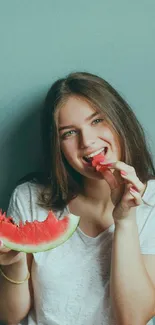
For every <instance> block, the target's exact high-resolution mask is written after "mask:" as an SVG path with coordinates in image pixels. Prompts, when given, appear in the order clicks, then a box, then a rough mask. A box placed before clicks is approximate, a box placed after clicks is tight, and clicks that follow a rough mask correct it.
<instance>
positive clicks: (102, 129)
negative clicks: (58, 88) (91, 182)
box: [58, 97, 121, 179]
mask: <svg viewBox="0 0 155 325" xmlns="http://www.w3.org/2000/svg"><path fill="white" fill-rule="evenodd" d="M58 128H59V132H60V141H61V150H62V152H63V154H64V156H65V158H66V159H67V161H68V163H69V164H70V165H71V166H72V167H73V168H74V169H75V170H76V171H77V172H79V173H80V174H82V175H83V176H85V177H88V178H95V179H96V178H97V179H102V178H103V176H102V174H101V173H99V172H96V171H95V169H94V167H92V166H91V164H90V162H88V161H89V159H88V157H85V156H88V155H90V154H92V153H93V154H94V153H96V154H97V153H99V152H98V151H102V152H103V154H104V156H105V163H108V162H114V161H117V160H120V159H121V150H120V145H119V140H118V136H117V135H116V132H115V131H114V130H113V129H112V127H111V126H110V125H109V124H108V123H107V121H106V120H105V119H104V116H103V114H101V113H98V112H96V111H95V110H94V109H93V108H92V107H91V106H90V105H89V103H88V102H86V101H85V100H84V99H82V98H79V97H69V99H68V100H67V101H66V103H65V104H64V105H62V106H61V107H60V108H59V111H58Z"/></svg>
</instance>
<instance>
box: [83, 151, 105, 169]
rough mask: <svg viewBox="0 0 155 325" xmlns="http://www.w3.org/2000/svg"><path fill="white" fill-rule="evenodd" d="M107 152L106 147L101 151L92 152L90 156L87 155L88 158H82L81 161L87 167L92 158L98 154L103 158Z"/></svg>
mask: <svg viewBox="0 0 155 325" xmlns="http://www.w3.org/2000/svg"><path fill="white" fill-rule="evenodd" d="M107 151H108V148H107V147H104V148H103V149H101V150H98V151H95V152H93V153H92V154H91V155H88V156H83V157H82V159H83V160H84V161H85V162H86V163H87V164H89V165H91V162H92V160H93V157H95V156H97V155H99V154H103V155H104V156H105V155H106V153H107Z"/></svg>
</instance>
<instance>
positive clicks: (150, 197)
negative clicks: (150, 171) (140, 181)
mask: <svg viewBox="0 0 155 325" xmlns="http://www.w3.org/2000/svg"><path fill="white" fill-rule="evenodd" d="M142 198H143V201H144V202H146V203H147V204H149V205H151V206H154V205H155V179H150V180H148V182H147V186H146V189H145V192H144V194H143V197H142Z"/></svg>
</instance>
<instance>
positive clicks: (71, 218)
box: [0, 211, 80, 253]
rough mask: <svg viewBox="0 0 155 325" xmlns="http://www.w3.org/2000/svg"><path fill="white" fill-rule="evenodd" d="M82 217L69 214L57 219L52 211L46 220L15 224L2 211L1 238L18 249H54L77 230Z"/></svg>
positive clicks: (0, 213) (0, 216) (37, 250)
mask: <svg viewBox="0 0 155 325" xmlns="http://www.w3.org/2000/svg"><path fill="white" fill-rule="evenodd" d="M79 219H80V217H78V216H75V215H73V214H68V215H67V216H65V217H64V218H63V219H57V218H56V216H55V215H54V213H53V212H52V211H50V212H49V213H48V216H47V218H46V219H45V220H44V221H38V220H35V221H33V222H28V221H26V222H25V224H23V223H22V222H20V223H19V225H17V224H15V223H14V221H13V219H12V218H11V217H6V214H5V213H3V214H2V212H1V211H0V240H2V241H3V243H4V245H5V246H6V247H8V248H11V249H13V250H16V251H21V252H26V253H35V252H41V251H46V250H49V249H53V248H55V247H57V246H59V245H61V244H62V243H64V242H65V241H66V240H67V239H69V238H70V237H71V235H72V234H73V233H74V231H75V230H76V228H77V226H78V224H79Z"/></svg>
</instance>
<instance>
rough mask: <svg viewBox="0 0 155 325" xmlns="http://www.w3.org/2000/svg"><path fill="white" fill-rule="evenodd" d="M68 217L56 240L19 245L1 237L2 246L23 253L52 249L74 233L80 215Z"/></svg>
mask: <svg viewBox="0 0 155 325" xmlns="http://www.w3.org/2000/svg"><path fill="white" fill-rule="evenodd" d="M68 218H69V226H68V228H67V230H66V231H65V232H64V234H63V235H61V236H60V237H59V238H57V239H56V240H52V241H50V242H48V243H46V242H44V243H42V244H39V245H32V244H31V245H20V244H16V243H14V242H10V241H8V240H7V239H6V238H4V237H1V240H2V241H3V244H4V246H6V247H7V248H10V249H12V250H15V251H19V252H24V253H39V252H45V251H48V250H50V249H54V248H56V247H58V246H60V245H62V244H63V243H65V242H66V241H67V240H68V239H69V238H70V237H71V236H72V235H73V234H74V232H75V231H76V229H77V227H78V225H79V221H80V217H79V216H76V215H74V214H69V215H68Z"/></svg>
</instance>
